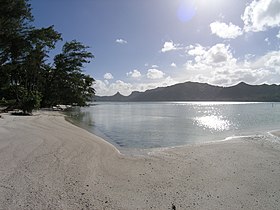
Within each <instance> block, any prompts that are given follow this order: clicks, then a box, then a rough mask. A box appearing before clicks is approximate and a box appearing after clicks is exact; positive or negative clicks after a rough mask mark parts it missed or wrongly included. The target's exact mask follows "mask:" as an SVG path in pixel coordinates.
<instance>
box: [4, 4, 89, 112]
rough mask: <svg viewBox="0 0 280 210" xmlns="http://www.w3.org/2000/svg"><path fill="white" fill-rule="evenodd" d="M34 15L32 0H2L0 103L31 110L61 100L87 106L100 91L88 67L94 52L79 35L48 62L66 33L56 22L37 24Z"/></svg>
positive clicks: (53, 104) (62, 102)
mask: <svg viewBox="0 0 280 210" xmlns="http://www.w3.org/2000/svg"><path fill="white" fill-rule="evenodd" d="M33 20H34V18H33V16H32V13H31V5H30V4H29V2H28V0H0V106H1V105H2V106H3V105H4V106H8V107H10V108H11V109H15V108H17V109H21V110H23V112H24V113H31V112H32V110H33V109H37V108H39V107H51V106H55V105H57V104H76V105H79V106H83V105H85V104H86V102H87V101H89V100H91V98H92V97H93V95H94V89H93V88H92V84H93V82H94V79H93V78H92V77H90V76H89V75H86V74H84V73H83V67H84V64H85V63H89V62H90V60H91V59H92V58H93V57H94V56H93V55H92V53H91V52H89V51H88V47H87V46H85V45H83V44H82V43H81V42H78V41H76V40H73V41H70V42H65V44H64V45H63V48H62V52H61V53H59V54H58V55H55V56H54V58H53V61H52V63H48V62H51V61H50V59H49V52H50V50H52V49H54V48H55V46H56V43H57V42H58V41H62V36H61V34H60V33H59V32H57V31H56V30H55V29H54V26H49V27H46V28H35V27H34V26H33V25H32V23H33Z"/></svg>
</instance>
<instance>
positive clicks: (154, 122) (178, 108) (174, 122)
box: [68, 102, 280, 150]
mask: <svg viewBox="0 0 280 210" xmlns="http://www.w3.org/2000/svg"><path fill="white" fill-rule="evenodd" d="M68 115H69V116H70V117H71V120H72V121H73V122H74V123H75V124H77V125H79V126H81V127H83V128H85V129H87V130H88V131H90V132H92V133H94V134H96V135H98V136H100V137H102V138H104V139H105V140H107V141H109V142H110V143H112V144H113V145H115V146H116V147H117V148H118V149H120V150H123V149H124V150H125V149H149V148H159V147H172V146H180V145H186V144H197V143H205V142H211V141H219V140H224V139H227V138H229V137H235V136H248V135H264V134H266V133H267V131H270V130H277V129H278V130H279V128H280V103H247V102H246V103H244V102H144V103H142V102H135V103H124V102H119V103H115V102H114V103H108V102H99V103H96V104H94V105H93V106H90V107H84V108H75V109H73V110H72V111H70V112H69V113H68Z"/></svg>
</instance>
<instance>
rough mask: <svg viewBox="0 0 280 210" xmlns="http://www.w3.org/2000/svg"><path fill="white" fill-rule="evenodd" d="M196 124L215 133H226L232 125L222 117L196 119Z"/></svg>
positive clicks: (212, 116)
mask: <svg viewBox="0 0 280 210" xmlns="http://www.w3.org/2000/svg"><path fill="white" fill-rule="evenodd" d="M194 121H195V123H196V124H197V125H198V126H200V127H203V128H204V129H206V128H208V129H210V130H215V131H225V130H229V129H230V125H231V123H230V122H229V121H228V120H225V119H223V118H222V117H221V116H215V115H211V116H203V117H196V118H194Z"/></svg>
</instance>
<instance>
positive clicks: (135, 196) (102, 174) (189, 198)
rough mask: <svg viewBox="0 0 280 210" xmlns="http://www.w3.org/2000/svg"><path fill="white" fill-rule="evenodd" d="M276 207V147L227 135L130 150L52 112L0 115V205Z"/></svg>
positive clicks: (279, 167) (279, 177) (279, 178)
mask: <svg viewBox="0 0 280 210" xmlns="http://www.w3.org/2000/svg"><path fill="white" fill-rule="evenodd" d="M172 208H173V209H188V208H189V209H280V150H279V147H276V146H274V144H273V143H270V144H268V143H266V141H265V140H258V141H256V140H249V139H247V140H231V141H226V142H219V143H211V144H205V145H196V146H185V147H180V148H174V149H168V150H164V151H158V152H154V153H153V154H150V155H148V156H145V157H144V156H142V157H131V156H125V155H122V154H120V153H119V152H118V151H117V150H116V149H115V148H114V147H113V146H111V145H110V144H109V143H107V142H105V141H103V140H102V139H100V138H99V137H97V136H95V135H93V134H91V133H88V132H87V131H85V130H83V129H81V128H78V127H76V126H74V125H72V124H70V123H69V122H67V121H65V120H64V117H63V116H62V115H60V114H58V113H54V112H39V113H36V114H35V116H32V117H16V116H9V115H2V118H0V209H172Z"/></svg>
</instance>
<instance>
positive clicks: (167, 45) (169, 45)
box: [161, 41, 181, 52]
mask: <svg viewBox="0 0 280 210" xmlns="http://www.w3.org/2000/svg"><path fill="white" fill-rule="evenodd" d="M178 49H181V48H179V44H174V43H173V41H169V42H165V43H164V45H163V48H162V49H161V52H168V51H172V50H178Z"/></svg>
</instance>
